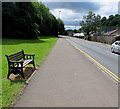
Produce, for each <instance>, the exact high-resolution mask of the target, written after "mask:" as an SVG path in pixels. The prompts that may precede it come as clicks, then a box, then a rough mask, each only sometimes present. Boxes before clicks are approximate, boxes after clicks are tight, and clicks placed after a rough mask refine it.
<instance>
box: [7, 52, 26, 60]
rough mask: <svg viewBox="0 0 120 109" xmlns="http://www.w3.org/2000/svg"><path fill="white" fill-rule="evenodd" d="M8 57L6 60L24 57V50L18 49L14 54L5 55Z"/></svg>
mask: <svg viewBox="0 0 120 109" xmlns="http://www.w3.org/2000/svg"><path fill="white" fill-rule="evenodd" d="M5 56H6V57H7V59H8V61H19V60H21V59H24V51H23V50H22V51H20V52H17V53H15V54H12V55H9V56H8V55H5Z"/></svg>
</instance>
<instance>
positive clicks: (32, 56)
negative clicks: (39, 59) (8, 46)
mask: <svg viewBox="0 0 120 109" xmlns="http://www.w3.org/2000/svg"><path fill="white" fill-rule="evenodd" d="M34 56H35V54H25V57H24V58H25V59H34Z"/></svg>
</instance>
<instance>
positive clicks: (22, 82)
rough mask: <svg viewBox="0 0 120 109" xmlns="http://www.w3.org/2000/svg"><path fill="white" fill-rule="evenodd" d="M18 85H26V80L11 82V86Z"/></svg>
mask: <svg viewBox="0 0 120 109" xmlns="http://www.w3.org/2000/svg"><path fill="white" fill-rule="evenodd" d="M16 83H21V84H25V83H26V80H10V85H14V84H16Z"/></svg>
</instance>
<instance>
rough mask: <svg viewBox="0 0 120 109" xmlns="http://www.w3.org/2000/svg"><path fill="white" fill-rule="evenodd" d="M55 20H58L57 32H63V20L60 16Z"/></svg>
mask: <svg viewBox="0 0 120 109" xmlns="http://www.w3.org/2000/svg"><path fill="white" fill-rule="evenodd" d="M57 21H58V32H59V34H64V31H65V28H64V23H63V21H62V20H61V19H60V18H59V19H57Z"/></svg>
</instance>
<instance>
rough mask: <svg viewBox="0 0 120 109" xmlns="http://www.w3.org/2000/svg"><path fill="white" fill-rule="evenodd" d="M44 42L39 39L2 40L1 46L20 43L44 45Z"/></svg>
mask: <svg viewBox="0 0 120 109" xmlns="http://www.w3.org/2000/svg"><path fill="white" fill-rule="evenodd" d="M45 42H46V41H43V40H40V39H31V40H30V39H29V40H27V39H2V45H18V44H21V43H45Z"/></svg>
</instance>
